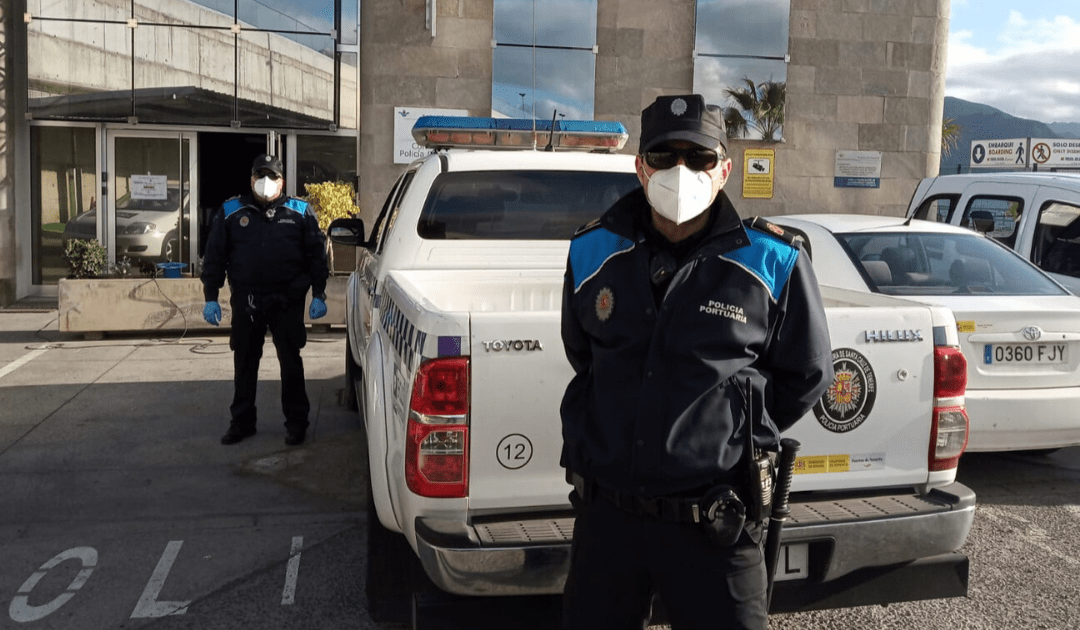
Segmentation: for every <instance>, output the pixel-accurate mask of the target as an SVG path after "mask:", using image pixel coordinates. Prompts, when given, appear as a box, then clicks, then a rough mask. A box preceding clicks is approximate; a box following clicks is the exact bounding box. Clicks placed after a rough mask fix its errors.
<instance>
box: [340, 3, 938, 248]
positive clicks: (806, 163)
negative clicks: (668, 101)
mask: <svg viewBox="0 0 1080 630" xmlns="http://www.w3.org/2000/svg"><path fill="white" fill-rule="evenodd" d="M438 9H439V16H438V23H437V24H438V29H437V36H436V37H435V38H434V39H433V38H432V37H431V33H430V32H429V31H428V30H427V29H426V28H425V21H424V0H365V2H364V3H363V6H362V8H361V10H362V11H363V16H362V19H361V24H362V29H363V31H362V34H361V42H362V45H363V50H362V59H363V61H362V67H361V77H362V78H361V83H362V85H363V93H362V97H361V110H362V114H361V152H360V172H361V174H362V179H361V186H360V197H361V204H360V205H361V208H362V210H363V216H364V218H365V219H366V222H367V224H368V225H369V226H370V225H371V224H372V219H373V218H374V217H375V216H376V215H377V213H378V212H379V209H380V208H381V206H382V203H383V200H384V198H385V196H386V194H387V192H388V191H389V190H390V187H391V186H392V185H393V182H394V180H395V179H396V177H397V175H398V174H400V173H401V172H402V170H404V167H403V166H402V165H395V164H393V160H392V143H393V108H394V107H395V106H399V107H400V106H411V107H440V108H443V107H445V108H467V109H468V110H469V112H470V114H472V115H477V116H488V115H490V111H491V100H490V99H491V48H490V46H491V44H490V39H491V32H492V28H491V20H492V0H439V2H438ZM695 14H696V2H695V1H694V0H666V1H665V2H656V1H655V0H599V3H598V11H597V49H598V54H597V59H596V92H595V93H596V102H595V118H596V119H598V120H618V121H620V122H622V123H623V124H624V125H626V127H627V129H628V130H629V131H630V141H629V142H628V143H627V149H626V152H628V153H633V152H636V150H637V136H638V133H639V129H640V125H639V117H640V113H641V109H642V108H643V107H645V106H646V105H648V104H649V103H650V102H652V101H653V99H654V98H655V97H656V96H657V95H660V94H676V93H685V92H690V91H692V89H693V80H694V67H693V59H694V57H693V54H694V25H695V19H696V15H695ZM948 15H949V0H791V17H790V43H789V55H790V63H789V65H788V80H787V82H788V99H787V110H786V125H785V128H784V139H783V141H782V142H780V143H768V144H764V143H761V142H756V141H749V140H733V141H731V142H730V154H731V158H732V160H733V162H734V167H735V168H734V170H733V173H732V176H731V179H730V180H729V183H728V192H729V194H731V196H732V197H733V199H734V201H735V204H736V207H737V208H738V209H739V211H740V213H742V214H743V215H744V216H751V215H763V216H771V215H777V214H787V213H792V214H794V213H806V212H827V213H838V212H853V213H861V214H902V213H903V211H904V209H905V208H906V205H907V202H908V200H909V198H910V196H911V193H912V191H913V190H914V188H915V186H916V184H917V182H918V180H919V179H920V178H922V177H925V176H929V175H934V174H936V173H937V164H938V158H939V153H940V135H941V118H942V106H943V103H944V87H945V50H946V44H947V39H948ZM759 147H760V148H770V149H775V150H776V161H775V164H774V168H775V171H774V172H775V187H774V193H773V198H772V199H767V200H757V199H742V172H743V152H744V151H745V150H746V149H748V148H759ZM839 150H849V151H881V152H882V164H881V187H880V188H877V189H857V188H835V187H834V185H833V177H834V174H835V162H836V152H837V151H839Z"/></svg>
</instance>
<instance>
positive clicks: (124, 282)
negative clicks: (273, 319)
mask: <svg viewBox="0 0 1080 630" xmlns="http://www.w3.org/2000/svg"><path fill="white" fill-rule="evenodd" d="M347 282H348V276H331V277H330V279H329V280H328V281H327V283H326V308H327V313H326V317H323V318H321V319H318V320H315V321H312V320H310V319H307V318H306V317H305V321H306V322H307V323H308V324H311V325H313V326H336V325H344V324H345V285H346V283H347ZM229 295H230V293H229V286H228V285H227V284H226V285H225V286H224V287H223V288H222V289H221V295H220V297H219V299H218V302H219V303H220V304H221V311H222V321H221V325H220V326H217V327H215V326H211V325H210V324H207V323H206V322H205V321H203V317H202V311H203V306H204V305H205V304H206V302H205V300H204V299H203V292H202V282H201V281H200V280H199V279H198V278H190V277H183V278H156V279H154V278H124V279H89V280H71V279H68V278H61V279H60V281H59V298H60V299H59V313H60V330H61V331H63V332H82V333H98V332H116V331H138V330H185V329H186V330H200V329H201V330H220V329H222V328H226V329H227V328H228V327H229V322H230V321H231V316H232V309H230V308H229Z"/></svg>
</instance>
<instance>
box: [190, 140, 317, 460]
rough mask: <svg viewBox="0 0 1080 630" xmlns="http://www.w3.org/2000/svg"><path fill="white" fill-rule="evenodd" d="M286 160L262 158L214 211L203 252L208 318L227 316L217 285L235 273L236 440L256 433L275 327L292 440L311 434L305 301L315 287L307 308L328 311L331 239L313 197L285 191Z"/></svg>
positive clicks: (232, 429) (225, 439) (231, 434)
mask: <svg viewBox="0 0 1080 630" xmlns="http://www.w3.org/2000/svg"><path fill="white" fill-rule="evenodd" d="M284 188H285V178H284V176H283V173H282V170H281V162H280V161H279V160H278V159H277V158H276V157H274V156H271V155H260V156H259V157H257V158H255V162H254V163H253V164H252V167H251V194H244V195H240V196H238V197H233V198H232V199H229V200H228V201H226V202H225V203H224V204H222V206H221V209H220V210H218V211H217V212H216V213H214V218H213V223H212V225H211V227H210V235H209V237H208V238H207V242H206V253H205V256H204V258H203V270H202V276H201V277H202V282H203V294H204V297H205V298H206V306H205V308H204V309H203V318H204V319H205V320H206V321H207V322H208V323H210V324H213V325H214V326H217V325H218V322H220V321H221V306H220V305H219V304H218V302H217V299H218V291H219V289H221V287H222V286H223V285H224V283H225V278H226V276H228V279H229V288H230V290H231V298H230V300H229V305H230V306H231V307H232V330H231V332H230V337H229V346H230V347H231V348H232V351H233V385H234V391H233V401H232V405H231V406H230V407H229V411H230V413H231V414H232V422H231V423H230V425H229V430H228V432H227V433H225V435H223V436H222V438H221V443H222V444H235V443H237V442H239V441H241V440H243V439H244V438H246V437H249V436H252V435H255V424H256V413H255V391H256V386H257V384H258V380H259V360H260V359H261V358H262V353H263V341H264V339H265V337H266V331H267V330H268V329H269V331H270V333H271V335H272V336H273V339H274V347H275V348H276V349H277V356H278V363H279V365H280V367H281V407H282V411H283V412H284V415H285V430H286V437H285V443H286V444H288V445H290V446H293V445H297V444H302V443H303V442H304V438H305V436H306V434H307V428H308V412H309V410H310V408H311V405H310V403H309V402H308V397H307V391H306V388H305V384H304V362H303V359H301V357H300V349H301V348H303V347H304V344H305V343H306V342H307V328H306V327H305V325H304V302H305V297H306V295H307V292H308V290H309V289H310V290H311V292H312V296H313V297H312V300H311V306H310V308H309V310H308V315H309V316H310V317H311V319H318V318H320V317H322V316H324V315H326V301H325V300H326V279H327V277H328V276H329V275H330V272H329V269H328V267H327V263H326V240H325V237H324V236H323V233H322V231H321V230H320V229H319V222H318V220H317V219H316V218H315V214H314V212H313V211H312V209H311V208H310V207H309V206H308V204H307V202H305V201H303V200H301V199H295V198H292V197H288V196H286V195H285V194H284V193H283V191H284Z"/></svg>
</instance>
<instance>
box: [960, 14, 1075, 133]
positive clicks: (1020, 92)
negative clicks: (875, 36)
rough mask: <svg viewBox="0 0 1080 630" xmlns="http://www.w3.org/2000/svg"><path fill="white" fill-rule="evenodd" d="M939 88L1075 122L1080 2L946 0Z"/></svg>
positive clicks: (1020, 112) (1013, 110)
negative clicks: (947, 9) (945, 52)
mask: <svg viewBox="0 0 1080 630" xmlns="http://www.w3.org/2000/svg"><path fill="white" fill-rule="evenodd" d="M945 93H946V94H947V95H948V96H955V97H957V98H962V99H964V100H967V101H973V102H976V103H984V104H986V105H990V106H992V107H996V108H998V109H1000V110H1002V111H1004V112H1006V113H1009V114H1012V115H1013V116H1019V117H1021V118H1031V119H1033V120H1039V121H1042V122H1046V123H1051V122H1080V2H1078V1H1077V0H1035V1H1029V2H1017V1H1016V0H952V14H951V17H950V21H949V50H948V70H947V72H946V80H945Z"/></svg>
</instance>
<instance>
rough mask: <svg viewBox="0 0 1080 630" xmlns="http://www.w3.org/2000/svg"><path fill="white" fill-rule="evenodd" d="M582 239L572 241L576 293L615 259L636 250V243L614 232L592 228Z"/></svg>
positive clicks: (572, 263) (571, 263) (571, 252)
mask: <svg viewBox="0 0 1080 630" xmlns="http://www.w3.org/2000/svg"><path fill="white" fill-rule="evenodd" d="M586 232H587V234H585V235H584V236H582V237H581V238H574V240H572V241H570V271H571V272H572V273H573V276H574V291H575V292H576V291H577V290H578V289H580V288H581V285H582V284H584V283H585V281H587V280H588V279H589V278H592V277H593V276H595V275H596V274H597V272H599V271H600V269H601V268H602V267H603V266H604V265H605V264H607V262H608V261H609V260H611V259H612V258H613V257H615V256H617V255H619V254H623V253H626V252H628V251H631V250H633V249H634V242H633V241H631V240H629V239H626V238H623V237H621V236H619V235H617V234H615V233H614V232H609V231H607V230H596V229H592V228H590V229H589V230H586Z"/></svg>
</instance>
